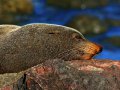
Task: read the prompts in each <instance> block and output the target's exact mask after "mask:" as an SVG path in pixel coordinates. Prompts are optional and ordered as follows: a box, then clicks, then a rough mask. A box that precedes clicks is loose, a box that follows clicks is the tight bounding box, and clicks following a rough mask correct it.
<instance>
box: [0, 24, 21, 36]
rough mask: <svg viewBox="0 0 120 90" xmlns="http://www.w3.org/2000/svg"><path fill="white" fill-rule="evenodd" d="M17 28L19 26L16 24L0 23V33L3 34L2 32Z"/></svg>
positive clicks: (5, 32)
mask: <svg viewBox="0 0 120 90" xmlns="http://www.w3.org/2000/svg"><path fill="white" fill-rule="evenodd" d="M18 28H20V26H17V25H0V35H4V34H7V33H9V32H12V31H15V30H17V29H18Z"/></svg>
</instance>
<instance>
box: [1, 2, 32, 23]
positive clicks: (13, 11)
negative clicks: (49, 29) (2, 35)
mask: <svg viewBox="0 0 120 90" xmlns="http://www.w3.org/2000/svg"><path fill="white" fill-rule="evenodd" d="M32 12H33V5H32V1H31V0H0V23H15V22H18V21H20V20H21V19H24V18H23V17H22V16H25V15H27V14H31V13H32Z"/></svg>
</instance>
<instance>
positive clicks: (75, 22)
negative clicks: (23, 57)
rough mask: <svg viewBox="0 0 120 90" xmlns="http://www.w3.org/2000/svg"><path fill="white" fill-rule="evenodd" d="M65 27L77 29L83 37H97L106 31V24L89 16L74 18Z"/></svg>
mask: <svg viewBox="0 0 120 90" xmlns="http://www.w3.org/2000/svg"><path fill="white" fill-rule="evenodd" d="M67 26H69V27H72V28H75V29H77V30H78V31H80V32H81V33H83V34H84V35H97V34H101V33H104V32H105V31H107V24H106V23H105V22H104V21H103V20H100V19H99V18H98V17H95V16H91V15H78V16H75V17H74V18H73V19H72V20H71V21H69V23H68V24H67Z"/></svg>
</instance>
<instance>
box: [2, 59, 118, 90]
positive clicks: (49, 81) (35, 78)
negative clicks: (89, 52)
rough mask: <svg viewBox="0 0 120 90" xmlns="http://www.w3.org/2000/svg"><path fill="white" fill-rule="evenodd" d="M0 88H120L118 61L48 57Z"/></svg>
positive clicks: (60, 89)
mask: <svg viewBox="0 0 120 90" xmlns="http://www.w3.org/2000/svg"><path fill="white" fill-rule="evenodd" d="M0 90H120V61H111V60H93V59H92V60H72V61H62V60H49V61H46V62H44V63H42V64H40V65H37V66H35V67H32V68H30V69H29V70H28V71H26V72H25V74H24V75H23V76H22V77H21V78H20V79H19V80H18V81H17V82H14V85H9V86H5V87H3V88H1V89H0Z"/></svg>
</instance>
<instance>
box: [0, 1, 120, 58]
mask: <svg viewBox="0 0 120 90" xmlns="http://www.w3.org/2000/svg"><path fill="white" fill-rule="evenodd" d="M29 23H51V24H59V25H64V26H69V27H72V28H75V29H77V30H79V31H80V32H81V33H82V34H83V35H84V36H85V37H86V38H87V39H89V40H91V41H93V42H97V43H99V44H101V45H102V46H103V52H102V53H101V54H99V55H97V56H96V57H95V58H99V59H113V60H120V0H0V24H15V25H25V24H29Z"/></svg>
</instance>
